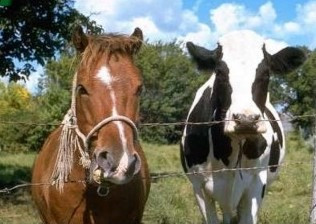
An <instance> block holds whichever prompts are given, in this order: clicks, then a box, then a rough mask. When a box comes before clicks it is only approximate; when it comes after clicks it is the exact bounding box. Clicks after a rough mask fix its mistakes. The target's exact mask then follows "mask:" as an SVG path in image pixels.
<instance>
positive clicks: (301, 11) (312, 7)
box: [297, 1, 316, 26]
mask: <svg viewBox="0 0 316 224" xmlns="http://www.w3.org/2000/svg"><path fill="white" fill-rule="evenodd" d="M297 15H298V20H300V21H301V22H302V23H303V24H305V25H306V24H307V25H313V26H316V1H309V2H307V3H306V4H304V5H301V4H299V5H298V6H297Z"/></svg>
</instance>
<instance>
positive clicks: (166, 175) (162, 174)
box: [0, 161, 312, 194]
mask: <svg viewBox="0 0 316 224" xmlns="http://www.w3.org/2000/svg"><path fill="white" fill-rule="evenodd" d="M302 164H308V165H311V164H312V162H311V161H310V162H291V163H282V164H278V165H269V166H257V167H247V168H224V169H218V170H205V171H192V172H186V173H185V172H180V171H173V172H159V173H151V174H150V177H149V179H150V180H151V181H153V182H157V181H158V180H160V179H166V178H177V177H185V176H190V175H198V174H211V173H220V172H234V171H251V170H263V169H269V168H273V167H281V166H290V165H291V166H294V165H302ZM144 179H147V178H144ZM69 183H83V184H85V183H87V180H69V181H67V182H66V183H65V184H69ZM31 186H54V185H53V182H41V183H24V184H19V185H15V186H13V187H11V188H7V187H6V188H3V189H0V194H10V193H12V192H13V191H14V190H16V189H20V188H26V187H31ZM113 186H116V185H113Z"/></svg>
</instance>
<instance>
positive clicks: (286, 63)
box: [263, 46, 306, 74]
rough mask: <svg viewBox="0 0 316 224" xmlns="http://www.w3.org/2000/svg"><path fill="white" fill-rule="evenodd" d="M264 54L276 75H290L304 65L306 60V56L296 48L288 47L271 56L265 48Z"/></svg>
mask: <svg viewBox="0 0 316 224" xmlns="http://www.w3.org/2000/svg"><path fill="white" fill-rule="evenodd" d="M263 54H264V59H265V61H266V62H267V64H268V65H269V67H270V69H271V71H272V72H274V73H276V74H286V73H289V72H291V71H293V70H295V69H296V68H298V67H299V66H300V65H302V64H303V63H304V62H305V60H306V54H305V53H304V52H303V51H302V50H301V49H299V48H296V47H286V48H284V49H282V50H280V51H279V52H277V53H276V54H273V55H270V54H269V53H268V52H267V51H266V49H265V46H263Z"/></svg>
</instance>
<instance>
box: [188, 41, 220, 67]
mask: <svg viewBox="0 0 316 224" xmlns="http://www.w3.org/2000/svg"><path fill="white" fill-rule="evenodd" d="M187 48H188V51H189V53H190V55H191V56H192V58H193V60H194V61H195V62H196V63H197V66H198V69H199V70H206V71H213V70H214V69H215V67H216V65H217V63H218V62H219V61H220V60H221V59H222V57H223V53H222V46H221V45H219V44H218V46H217V48H216V49H215V50H212V51H211V50H208V49H206V48H204V47H200V46H198V45H195V44H194V43H192V42H187Z"/></svg>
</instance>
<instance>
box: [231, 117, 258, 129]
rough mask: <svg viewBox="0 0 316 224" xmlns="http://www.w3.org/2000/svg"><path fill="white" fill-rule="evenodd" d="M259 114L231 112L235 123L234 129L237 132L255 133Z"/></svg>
mask: <svg viewBox="0 0 316 224" xmlns="http://www.w3.org/2000/svg"><path fill="white" fill-rule="evenodd" d="M259 118H260V115H259V114H252V115H245V114H233V119H234V121H235V123H236V126H235V131H236V132H239V133H255V132H257V129H258V126H257V124H258V121H259Z"/></svg>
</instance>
